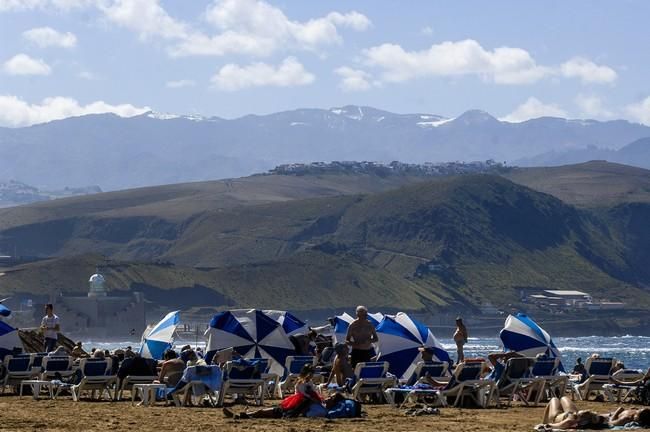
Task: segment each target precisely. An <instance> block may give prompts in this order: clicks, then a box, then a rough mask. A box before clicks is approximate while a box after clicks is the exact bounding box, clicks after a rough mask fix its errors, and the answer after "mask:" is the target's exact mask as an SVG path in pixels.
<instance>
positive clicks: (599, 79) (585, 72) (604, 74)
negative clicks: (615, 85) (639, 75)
mask: <svg viewBox="0 0 650 432" xmlns="http://www.w3.org/2000/svg"><path fill="white" fill-rule="evenodd" d="M560 73H561V74H562V75H563V76H565V77H567V78H580V80H582V82H583V83H594V84H604V83H612V82H614V81H616V79H617V78H618V74H617V73H616V71H615V70H614V69H612V68H610V67H609V66H599V65H597V64H596V63H594V62H592V61H590V60H589V59H586V58H583V57H574V58H572V59H570V60H569V61H567V62H564V63H562V65H561V66H560Z"/></svg>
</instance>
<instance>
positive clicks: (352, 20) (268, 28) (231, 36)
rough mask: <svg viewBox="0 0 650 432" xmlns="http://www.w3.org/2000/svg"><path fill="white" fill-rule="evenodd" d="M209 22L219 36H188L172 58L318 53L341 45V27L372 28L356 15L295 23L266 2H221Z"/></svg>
mask: <svg viewBox="0 0 650 432" xmlns="http://www.w3.org/2000/svg"><path fill="white" fill-rule="evenodd" d="M205 20H206V21H207V22H208V23H210V24H211V25H213V26H214V27H215V28H216V29H218V30H219V33H217V34H215V35H207V34H205V33H202V32H193V33H191V34H188V35H187V36H186V37H184V38H182V40H180V41H179V43H178V44H176V45H175V46H173V47H172V48H171V50H170V52H171V54H172V55H175V56H189V55H212V56H222V55H225V54H229V53H238V54H248V55H253V56H256V57H265V56H269V55H271V54H273V53H274V52H277V51H280V50H286V49H290V48H297V49H304V50H316V49H318V48H319V47H321V46H325V45H332V44H339V43H341V41H342V38H341V36H340V34H339V32H338V28H339V27H346V28H350V29H352V30H355V31H363V30H366V29H367V28H368V27H370V25H371V22H370V20H369V19H368V18H367V17H366V16H365V15H363V14H360V13H358V12H355V11H352V12H349V13H345V14H342V13H340V12H330V13H329V14H327V15H326V16H324V17H320V18H314V19H310V20H308V21H304V22H300V21H293V20H290V19H289V18H288V17H287V16H286V15H285V14H284V12H282V10H281V9H279V8H277V7H275V6H273V5H271V4H269V3H267V2H265V1H262V0H217V1H215V2H214V3H213V4H212V5H210V7H208V9H207V11H206V13H205Z"/></svg>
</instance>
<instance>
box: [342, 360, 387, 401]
mask: <svg viewBox="0 0 650 432" xmlns="http://www.w3.org/2000/svg"><path fill="white" fill-rule="evenodd" d="M388 366H389V365H388V362H365V363H359V364H357V366H356V367H355V368H354V377H355V384H354V386H353V387H352V396H353V397H354V398H355V399H357V400H358V399H359V396H361V395H365V394H377V395H380V397H381V398H384V397H385V394H384V390H386V389H387V388H390V387H394V386H395V384H396V383H397V380H396V379H395V377H389V376H387V374H388Z"/></svg>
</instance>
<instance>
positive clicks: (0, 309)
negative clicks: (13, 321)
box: [0, 304, 11, 318]
mask: <svg viewBox="0 0 650 432" xmlns="http://www.w3.org/2000/svg"><path fill="white" fill-rule="evenodd" d="M9 315H11V310H10V309H9V308H8V307H6V306H5V305H3V304H0V317H5V318H6V317H8V316H9Z"/></svg>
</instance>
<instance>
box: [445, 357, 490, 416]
mask: <svg viewBox="0 0 650 432" xmlns="http://www.w3.org/2000/svg"><path fill="white" fill-rule="evenodd" d="M483 369H484V363H483V362H471V363H467V364H465V363H461V364H459V365H458V366H456V370H455V371H454V377H453V380H452V381H450V383H455V384H454V385H453V386H452V387H450V388H448V389H446V390H443V391H442V395H443V397H445V398H454V397H455V399H454V403H453V405H454V406H457V407H458V406H462V405H463V403H464V401H465V397H470V398H471V399H472V400H473V401H474V402H475V403H476V405H477V406H480V407H483V408H486V407H487V406H488V405H489V404H490V402H491V401H494V402H495V404H496V405H497V406H498V405H499V390H498V389H497V385H496V382H495V381H494V380H491V379H481V373H482V371H483Z"/></svg>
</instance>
